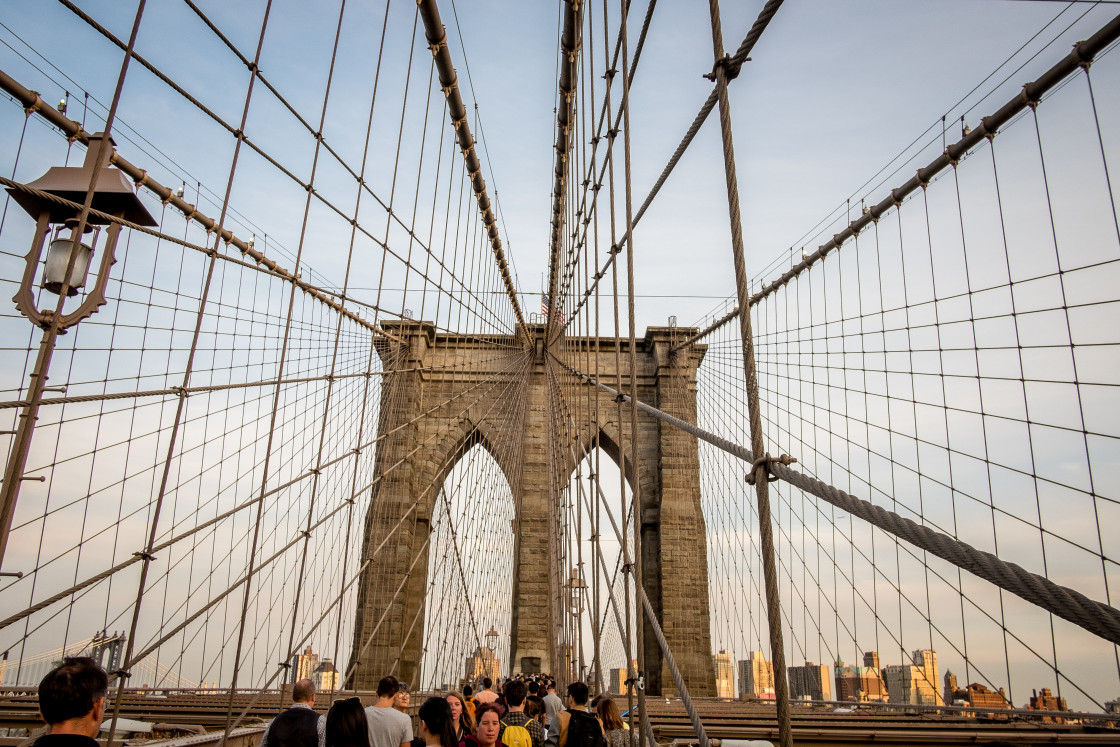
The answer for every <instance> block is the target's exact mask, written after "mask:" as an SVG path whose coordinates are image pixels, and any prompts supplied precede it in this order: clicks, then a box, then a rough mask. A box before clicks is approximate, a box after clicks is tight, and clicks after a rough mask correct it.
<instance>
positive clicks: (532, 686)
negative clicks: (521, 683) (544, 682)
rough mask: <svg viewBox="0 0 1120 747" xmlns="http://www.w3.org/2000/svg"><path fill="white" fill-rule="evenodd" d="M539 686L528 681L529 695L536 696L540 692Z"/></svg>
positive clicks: (532, 681)
mask: <svg viewBox="0 0 1120 747" xmlns="http://www.w3.org/2000/svg"><path fill="white" fill-rule="evenodd" d="M540 687H541V686H540V685H539V684H537V681H536V680H529V694H530V695H536V694H537V693H538V692H539V691H540Z"/></svg>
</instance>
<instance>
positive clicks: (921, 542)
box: [550, 353, 1120, 644]
mask: <svg viewBox="0 0 1120 747" xmlns="http://www.w3.org/2000/svg"><path fill="white" fill-rule="evenodd" d="M550 355H551V353H550ZM553 357H554V358H555V356H553ZM556 362H557V363H559V364H560V365H561V366H563V367H564V368H566V369H567V370H568V371H569V372H571V373H572V374H574V375H575V376H577V377H578V378H580V379H582V380H583V381H584V382H585V383H587V384H590V385H592V386H596V387H598V388H599V389H601V390H603V391H604V392H606V393H607V394H610V395H612V396H614V397H615V398H616V399H618V400H619V401H622V402H629V401H630V397H629V396H628V395H626V394H622V393H620V392H618V391H616V390H614V389H611V388H610V387H608V386H606V385H605V384H602V383H600V382H598V381H595V380H594V379H592V378H591V377H589V376H587V375H586V374H583V373H580V372H579V371H576V370H575V369H573V368H570V367H569V366H567V365H566V364H565V363H563V362H562V361H560V360H559V359H556ZM636 404H637V406H638V409H640V410H642V411H643V412H645V413H647V414H649V415H652V416H653V417H655V418H657V419H658V420H661V421H662V422H665V423H668V424H670V425H673V426H675V427H677V428H680V429H681V430H684V431H685V432H687V433H689V434H691V435H693V436H695V437H696V438H699V439H701V440H703V441H706V442H707V443H710V444H712V445H713V446H715V447H717V448H719V449H722V450H723V451H726V452H727V453H728V454H732V455H734V456H737V457H739V458H740V459H742V460H743V461H745V462H748V463H750V464H754V463H755V460H756V457H755V455H754V454H753V453H752V452H751V451H750V450H748V449H747V448H745V447H743V446H740V445H738V444H735V443H732V442H731V441H728V440H727V439H724V438H721V437H719V436H717V435H715V434H714V433H709V432H708V431H705V430H703V429H702V428H699V427H697V426H696V425H694V424H692V423H689V422H687V421H684V420H681V419H680V418H676V417H674V416H672V415H669V414H668V413H665V412H662V411H661V410H659V409H657V408H656V407H653V406H651V405H648V404H646V403H645V402H642V401H640V400H638V401H636ZM763 458H765V459H767V460H768V462H769V469H770V472H771V473H772V474H773V475H775V476H777V477H779V478H780V479H782V480H785V481H786V482H788V483H789V484H790V485H793V486H794V487H796V488H800V489H801V490H804V491H805V492H806V493H809V494H811V495H815V496H817V497H818V498H821V499H822V500H825V501H827V502H829V503H831V504H832V505H834V506H836V507H837V508H839V509H841V510H843V511H847V512H848V513H850V514H852V515H854V516H858V517H859V518H861V519H863V520H864V521H866V522H868V523H870V524H873V525H875V526H877V527H879V528H880V529H882V530H883V531H886V532H889V533H890V534H892V535H894V536H896V537H898V538H900V539H903V540H906V541H907V542H909V543H910V544H912V545H914V546H916V547H918V548H920V549H922V550H925V551H926V552H929V553H931V554H933V555H936V556H937V557H939V558H941V559H942V560H946V561H948V562H950V563H953V564H955V565H957V566H959V567H960V568H963V569H965V570H966V571H969V572H970V573H972V574H974V575H976V576H979V577H980V578H982V579H984V580H985V581H989V582H990V583H993V584H995V585H996V586H999V587H1000V588H1001V589H1004V590H1005V591H1009V592H1011V593H1012V594H1015V595H1016V596H1018V597H1020V598H1022V599H1025V600H1026V601H1028V602H1030V603H1031V604H1034V605H1036V606H1038V607H1041V608H1042V609H1045V610H1047V611H1048V612H1050V613H1052V614H1054V615H1056V616H1058V617H1061V618H1062V619H1064V620H1068V621H1070V622H1072V623H1074V624H1075V625H1077V626H1078V627H1081V628H1083V629H1085V630H1087V631H1089V632H1090V633H1092V634H1094V635H1096V636H1099V637H1101V638H1104V639H1105V640H1107V641H1110V642H1112V643H1117V644H1120V610H1117V609H1116V608H1115V607H1111V606H1109V605H1107V604H1104V603H1102V602H1097V601H1095V600H1093V599H1090V598H1089V597H1087V596H1085V595H1084V594H1082V593H1081V592H1079V591H1077V590H1076V589H1071V588H1069V587H1066V586H1061V585H1060V584H1056V583H1054V582H1053V581H1051V580H1050V579H1048V578H1046V577H1044V576H1040V575H1038V574H1036V573H1031V572H1030V571H1028V570H1026V569H1025V568H1022V567H1021V566H1019V565H1017V564H1015V563H1010V562H1008V561H1006V560H1001V559H1000V558H998V557H997V556H995V555H992V554H991V553H988V552H984V551H982V550H977V549H976V548H974V547H972V546H971V545H969V544H968V543H966V542H962V541H960V540H958V539H955V538H953V537H950V536H948V535H946V534H942V533H941V532H937V531H935V530H933V529H930V528H929V527H926V526H923V525H922V524H918V523H917V522H914V521H911V520H910V519H906V518H903V517H902V516H899V515H898V514H896V513H894V512H893V511H887V510H886V509H884V508H881V507H879V506H876V505H875V504H873V503H871V502H869V501H865V500H863V499H861V498H857V497H855V496H854V495H851V494H850V493H846V492H844V491H843V490H840V489H839V488H836V487H833V486H832V485H828V484H827V483H824V482H822V481H820V480H817V479H816V478H814V477H810V476H808V475H806V474H804V473H801V472H798V471H797V470H793V469H790V468H789V467H788V466H786V465H784V464H781V463H779V462H778V460H777V459H774V460H770V457H769V455H766V456H765V457H763Z"/></svg>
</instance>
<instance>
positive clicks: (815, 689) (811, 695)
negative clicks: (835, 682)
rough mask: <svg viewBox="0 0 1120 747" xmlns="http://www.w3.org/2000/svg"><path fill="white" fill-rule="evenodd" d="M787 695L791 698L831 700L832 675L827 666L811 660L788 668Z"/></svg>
mask: <svg viewBox="0 0 1120 747" xmlns="http://www.w3.org/2000/svg"><path fill="white" fill-rule="evenodd" d="M789 697H790V698H791V699H793V700H804V699H806V698H807V699H809V700H832V677H831V676H829V672H828V666H827V665H825V664H821V665H819V666H818V665H816V664H814V663H813V662H811V661H807V662H805V666H803V667H790V668H789Z"/></svg>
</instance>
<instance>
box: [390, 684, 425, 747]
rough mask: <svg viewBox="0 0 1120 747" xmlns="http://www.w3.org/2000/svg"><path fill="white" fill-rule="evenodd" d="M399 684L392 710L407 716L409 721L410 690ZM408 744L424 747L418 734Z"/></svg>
mask: <svg viewBox="0 0 1120 747" xmlns="http://www.w3.org/2000/svg"><path fill="white" fill-rule="evenodd" d="M399 684H400V689H399V690H397V694H396V695H394V696H393V708H395V709H397V710H398V711H400V712H401V713H403V714H404V715H406V716H408V717H409V719H411V718H412V714H410V713H409V712H408V707H409V705H410V704H411V703H412V693H411V688H410V687H409V685H408V683H407V682H401V683H399ZM409 744H410V745H412V747H424V740H423V739H422V738H421V737H420V735H419V734H417V735H416V736H414V737H413V738H412V741H411V742H409Z"/></svg>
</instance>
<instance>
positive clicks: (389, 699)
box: [366, 676, 412, 747]
mask: <svg viewBox="0 0 1120 747" xmlns="http://www.w3.org/2000/svg"><path fill="white" fill-rule="evenodd" d="M400 687H401V685H400V683H399V682H397V678H396V677H393V676H389V677H382V678H381V681H380V682H378V683H377V703H376V704H375V705H372V706H370V707H369V708H366V720H367V721H369V743H370V747H411V745H410V744H409V743H410V742H411V741H412V719H410V718H409V717H408V716H406V715H405V714H403V713H401V712H400V711H398V710H397V709H395V708H393V701H394V700H395V699H396V695H397V691H398V690H400Z"/></svg>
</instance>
